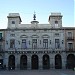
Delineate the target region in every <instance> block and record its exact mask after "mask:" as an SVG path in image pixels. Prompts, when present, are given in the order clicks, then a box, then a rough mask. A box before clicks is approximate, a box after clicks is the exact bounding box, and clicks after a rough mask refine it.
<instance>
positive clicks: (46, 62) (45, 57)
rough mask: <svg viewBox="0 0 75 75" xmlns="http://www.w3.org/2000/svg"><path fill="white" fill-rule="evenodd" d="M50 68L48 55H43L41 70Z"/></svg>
mask: <svg viewBox="0 0 75 75" xmlns="http://www.w3.org/2000/svg"><path fill="white" fill-rule="evenodd" d="M49 68H50V58H49V55H47V54H45V55H43V69H49Z"/></svg>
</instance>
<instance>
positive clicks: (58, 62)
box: [55, 54, 62, 69]
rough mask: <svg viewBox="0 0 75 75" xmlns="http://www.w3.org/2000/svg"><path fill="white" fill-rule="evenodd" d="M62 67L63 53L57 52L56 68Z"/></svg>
mask: <svg viewBox="0 0 75 75" xmlns="http://www.w3.org/2000/svg"><path fill="white" fill-rule="evenodd" d="M61 68H62V59H61V55H59V54H57V55H56V56H55V69H61Z"/></svg>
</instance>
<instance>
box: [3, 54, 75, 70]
mask: <svg viewBox="0 0 75 75" xmlns="http://www.w3.org/2000/svg"><path fill="white" fill-rule="evenodd" d="M4 65H6V67H7V69H9V70H11V69H12V70H15V69H20V70H26V69H33V70H35V69H37V70H38V69H51V68H54V69H63V68H65V69H66V68H67V69H72V68H73V67H75V55H74V54H71V53H70V54H67V55H66V54H65V53H61V54H60V53H54V54H48V53H44V54H37V53H33V54H6V59H4Z"/></svg>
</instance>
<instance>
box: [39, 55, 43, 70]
mask: <svg viewBox="0 0 75 75" xmlns="http://www.w3.org/2000/svg"><path fill="white" fill-rule="evenodd" d="M38 60H39V61H38V63H39V69H43V57H42V55H38Z"/></svg>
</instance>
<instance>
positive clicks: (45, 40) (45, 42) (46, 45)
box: [43, 39, 48, 49]
mask: <svg viewBox="0 0 75 75" xmlns="http://www.w3.org/2000/svg"><path fill="white" fill-rule="evenodd" d="M43 48H44V49H48V39H43Z"/></svg>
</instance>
